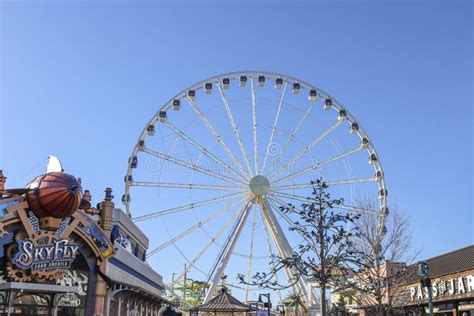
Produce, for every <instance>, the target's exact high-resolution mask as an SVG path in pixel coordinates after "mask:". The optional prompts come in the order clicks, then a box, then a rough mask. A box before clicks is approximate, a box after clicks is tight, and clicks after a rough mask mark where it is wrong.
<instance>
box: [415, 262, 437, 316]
mask: <svg viewBox="0 0 474 316" xmlns="http://www.w3.org/2000/svg"><path fill="white" fill-rule="evenodd" d="M429 273H430V266H429V265H428V262H426V261H420V262H418V273H417V275H418V276H419V277H420V283H421V288H422V289H423V288H424V287H426V288H428V307H429V310H430V316H433V289H432V287H431V278H430V275H429Z"/></svg>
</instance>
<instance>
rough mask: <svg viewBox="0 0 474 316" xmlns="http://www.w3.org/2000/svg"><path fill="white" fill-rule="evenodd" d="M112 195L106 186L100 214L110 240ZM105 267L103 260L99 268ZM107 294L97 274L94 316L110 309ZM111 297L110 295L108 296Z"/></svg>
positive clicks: (102, 224)
mask: <svg viewBox="0 0 474 316" xmlns="http://www.w3.org/2000/svg"><path fill="white" fill-rule="evenodd" d="M113 198H114V197H113V195H112V189H111V188H106V189H105V198H104V200H103V201H102V202H101V203H100V204H99V215H100V222H99V224H100V227H101V228H102V230H103V231H104V233H105V236H106V237H107V238H108V239H109V240H110V233H111V231H112V215H113V212H114V207H115V205H114V202H112V199H113ZM105 268H106V263H105V262H101V263H100V265H99V267H98V269H99V270H100V271H101V272H102V273H105ZM106 296H107V284H106V282H105V280H104V278H102V276H101V275H100V274H98V275H97V285H96V291H95V309H94V316H104V315H106V313H108V311H105V309H106V308H107V306H108V303H107V302H106ZM107 298H108V299H110V298H109V297H107Z"/></svg>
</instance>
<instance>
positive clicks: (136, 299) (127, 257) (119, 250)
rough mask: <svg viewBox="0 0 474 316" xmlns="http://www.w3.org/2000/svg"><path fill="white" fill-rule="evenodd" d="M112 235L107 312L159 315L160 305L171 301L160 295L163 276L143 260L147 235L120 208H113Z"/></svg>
mask: <svg viewBox="0 0 474 316" xmlns="http://www.w3.org/2000/svg"><path fill="white" fill-rule="evenodd" d="M111 239H112V242H113V244H114V249H115V255H114V256H113V257H111V258H110V259H108V260H107V263H106V269H105V275H106V276H107V278H108V280H107V281H108V285H109V289H108V291H107V299H106V302H107V303H106V305H107V308H106V309H107V310H108V311H109V312H108V315H117V316H120V315H130V313H134V314H135V315H146V316H147V315H158V313H159V311H160V309H161V307H162V306H163V305H172V304H171V302H170V301H168V300H166V299H164V298H163V295H164V290H165V288H164V286H163V278H162V276H161V275H160V274H158V273H157V272H156V271H155V270H153V269H152V268H151V267H150V266H149V265H148V263H147V262H146V251H147V249H148V238H147V237H146V236H145V235H144V234H143V232H142V231H141V230H140V229H139V228H138V227H137V226H136V225H135V224H134V223H133V221H132V220H131V219H130V218H129V217H128V216H127V215H126V214H125V213H124V212H123V211H122V210H121V209H114V213H113V218H112V232H111ZM106 315H107V314H106Z"/></svg>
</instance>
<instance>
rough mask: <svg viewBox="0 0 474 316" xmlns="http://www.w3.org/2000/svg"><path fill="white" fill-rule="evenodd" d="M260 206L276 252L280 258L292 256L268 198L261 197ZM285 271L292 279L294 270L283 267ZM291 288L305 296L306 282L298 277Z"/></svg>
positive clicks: (290, 279)
mask: <svg viewBox="0 0 474 316" xmlns="http://www.w3.org/2000/svg"><path fill="white" fill-rule="evenodd" d="M260 207H261V210H262V215H263V221H264V223H265V225H266V226H267V227H268V230H269V232H270V233H271V236H272V239H273V241H274V242H275V246H276V249H277V251H278V254H279V256H280V257H281V258H289V257H291V256H292V253H293V250H292V247H291V245H290V243H289V242H288V239H287V238H286V235H285V234H284V233H283V230H282V228H281V226H280V223H279V221H278V219H277V218H276V216H275V213H274V212H273V210H272V207H271V205H270V203H269V202H268V199H267V198H265V199H263V201H262V203H260ZM285 272H286V275H287V278H288V281H289V282H291V281H292V275H293V273H294V270H293V269H291V268H289V267H285ZM293 290H294V291H295V292H296V293H298V292H300V291H301V293H302V295H303V297H307V290H306V282H305V281H304V280H303V279H299V280H298V281H297V282H296V283H295V284H294V285H293Z"/></svg>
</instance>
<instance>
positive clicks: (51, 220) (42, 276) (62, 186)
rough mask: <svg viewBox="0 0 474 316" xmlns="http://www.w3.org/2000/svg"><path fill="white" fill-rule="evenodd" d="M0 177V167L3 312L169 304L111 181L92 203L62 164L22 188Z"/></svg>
mask: <svg viewBox="0 0 474 316" xmlns="http://www.w3.org/2000/svg"><path fill="white" fill-rule="evenodd" d="M59 166H60V165H59ZM5 181H6V177H5V176H4V175H3V173H2V171H1V170H0V314H1V315H53V316H56V315H67V316H73V315H74V316H82V315H84V316H86V315H87V316H92V315H94V316H102V315H114V316H115V315H144V316H149V315H150V316H152V315H159V314H160V311H163V307H165V306H168V307H170V306H171V302H169V301H167V300H166V299H164V298H163V295H164V285H163V280H162V277H161V275H159V274H158V273H157V272H155V271H154V270H153V269H152V268H151V267H150V266H149V265H148V264H147V262H146V251H147V248H148V238H147V237H146V236H145V235H144V234H143V233H142V232H141V231H140V230H139V229H138V227H137V226H136V225H135V224H134V223H133V222H132V221H131V220H130V218H128V216H126V215H125V214H124V213H123V212H122V211H121V210H120V209H115V207H114V203H113V196H112V190H111V189H106V190H105V197H104V199H103V200H102V201H101V202H100V203H99V204H98V205H97V208H94V207H91V198H92V197H91V195H90V193H89V192H88V191H87V190H86V191H85V192H84V194H83V192H82V187H81V183H80V180H78V179H76V178H75V177H73V176H71V175H69V174H66V173H64V172H63V171H62V168H59V169H58V170H56V171H54V170H53V171H51V170H49V166H48V171H47V172H46V173H45V174H43V175H41V176H39V177H36V178H35V179H33V181H32V182H31V183H29V184H28V185H27V187H26V188H21V189H5Z"/></svg>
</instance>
